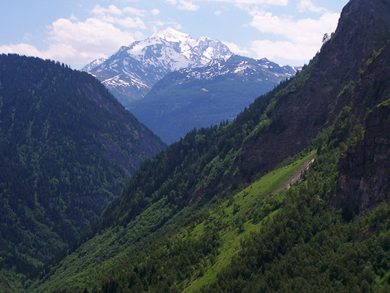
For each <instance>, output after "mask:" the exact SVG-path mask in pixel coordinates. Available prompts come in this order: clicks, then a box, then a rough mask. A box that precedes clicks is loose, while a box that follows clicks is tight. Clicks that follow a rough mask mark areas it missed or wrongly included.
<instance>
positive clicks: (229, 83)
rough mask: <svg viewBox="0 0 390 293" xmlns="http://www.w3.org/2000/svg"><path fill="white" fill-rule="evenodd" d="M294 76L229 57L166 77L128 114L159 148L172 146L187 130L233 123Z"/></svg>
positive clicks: (288, 70)
mask: <svg viewBox="0 0 390 293" xmlns="http://www.w3.org/2000/svg"><path fill="white" fill-rule="evenodd" d="M295 73H296V70H295V69H293V68H292V67H290V66H283V67H281V66H279V65H278V64H276V63H274V62H271V61H269V60H267V59H265V58H264V59H261V60H255V59H251V58H247V57H242V56H238V55H233V56H231V57H230V58H229V59H227V60H224V59H220V60H215V61H212V62H210V63H209V64H208V65H206V66H203V67H195V68H184V69H181V70H178V71H174V72H172V73H168V74H167V75H166V76H165V77H163V78H162V79H161V80H160V81H158V82H157V83H156V84H155V85H154V86H153V87H152V89H151V90H150V91H149V92H148V93H147V94H146V96H145V97H144V98H143V99H140V100H138V101H135V102H133V103H132V104H130V105H129V107H128V108H129V110H130V111H131V112H132V113H133V114H134V115H135V116H136V117H137V118H138V119H139V120H140V121H142V122H143V123H144V124H145V125H146V126H147V127H149V128H150V129H151V130H152V131H153V132H154V133H156V134H157V135H158V136H159V137H160V138H161V139H162V140H163V141H164V142H166V143H173V142H175V141H178V140H179V139H180V138H181V137H184V136H185V134H187V133H188V132H189V131H191V130H192V129H193V128H202V127H208V126H211V125H217V124H219V123H221V122H225V121H231V120H233V119H234V118H235V117H236V116H237V114H238V113H240V112H241V111H242V110H243V109H244V108H245V107H247V106H248V105H250V104H251V103H252V102H253V101H254V100H255V98H257V97H258V96H260V95H262V94H264V93H266V92H268V91H270V90H271V89H273V88H274V87H275V85H277V84H278V83H280V82H281V81H284V80H286V79H288V78H291V77H292V76H294V75H295Z"/></svg>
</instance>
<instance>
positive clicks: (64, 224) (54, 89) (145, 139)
mask: <svg viewBox="0 0 390 293" xmlns="http://www.w3.org/2000/svg"><path fill="white" fill-rule="evenodd" d="M163 147H164V144H163V143H162V142H161V141H160V140H159V139H158V138H157V137H156V136H155V135H154V134H153V133H151V132H150V131H149V130H148V129H146V128H145V127H144V126H143V125H141V124H140V123H139V122H138V121H137V120H136V119H135V118H134V117H133V116H132V115H131V114H129V113H128V112H127V111H126V110H125V109H124V108H123V107H122V106H121V105H120V104H119V103H118V102H117V101H116V100H115V98H114V97H113V96H112V95H110V94H109V93H108V91H107V90H106V89H105V88H104V87H103V86H102V85H101V84H100V83H99V82H98V81H97V80H96V79H94V78H93V77H92V76H90V75H88V74H86V73H81V72H77V71H74V70H71V69H69V68H68V67H66V66H64V65H60V64H56V63H54V62H52V61H44V60H41V59H38V58H27V57H21V56H17V55H0V154H1V155H0V166H1V167H0V226H1V230H0V231H1V232H0V267H1V268H5V269H10V270H15V271H16V272H20V273H23V274H32V273H34V272H36V271H37V270H39V269H41V268H42V266H43V264H44V263H47V261H48V260H50V259H52V258H53V257H55V256H57V255H58V254H59V253H63V252H64V251H65V250H66V249H67V248H68V247H69V246H70V245H72V244H74V243H75V241H76V240H77V239H78V238H79V237H80V235H81V234H84V233H86V232H87V231H88V227H89V225H90V224H91V223H92V222H93V221H96V219H97V217H98V216H99V214H100V212H101V210H102V208H103V207H104V206H105V205H106V204H107V203H108V202H110V201H111V200H112V199H113V198H114V197H115V196H117V195H119V192H120V190H121V189H122V187H123V180H124V179H125V178H126V177H128V176H129V175H130V174H132V173H133V172H134V171H135V170H136V169H137V168H138V166H139V165H140V163H141V162H142V161H143V160H145V159H148V158H150V157H152V156H153V155H155V154H157V153H158V152H159V151H160V150H162V149H163Z"/></svg>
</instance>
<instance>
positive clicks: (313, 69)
mask: <svg viewBox="0 0 390 293" xmlns="http://www.w3.org/2000/svg"><path fill="white" fill-rule="evenodd" d="M388 15H390V3H389V2H388V1H385V0H373V1H368V2H367V1H363V0H351V1H350V2H349V3H348V4H347V6H346V7H345V8H344V10H343V12H342V15H341V19H340V22H339V26H338V28H337V30H336V32H335V34H334V36H333V37H332V38H331V40H329V41H328V42H327V43H326V44H324V46H323V48H322V49H321V52H320V53H319V54H318V55H317V56H315V57H314V59H313V60H312V61H311V63H310V64H309V65H308V66H306V67H305V68H303V70H302V71H301V72H300V73H298V74H297V76H296V77H295V78H294V79H292V80H290V81H288V82H285V83H283V84H281V85H280V86H278V87H277V88H276V89H275V90H274V91H272V92H271V93H269V94H267V95H266V96H263V97H262V98H260V99H258V100H256V101H255V102H254V103H253V104H252V105H251V106H250V107H249V108H248V109H247V110H246V111H244V112H243V113H241V114H240V115H239V116H238V117H237V119H236V120H235V121H233V122H232V123H230V124H226V125H221V126H219V127H214V128H208V129H203V130H199V131H194V132H192V133H190V134H189V135H187V136H186V137H185V138H184V139H182V140H181V141H180V142H178V143H176V144H174V145H172V146H171V147H169V148H168V149H167V150H166V151H164V152H163V153H161V154H160V155H159V156H157V157H156V158H155V159H153V160H152V161H150V162H148V163H146V164H143V165H142V166H141V168H140V170H139V171H138V172H136V173H135V175H134V176H133V177H132V178H131V179H130V181H129V182H128V184H127V185H126V188H125V189H124V191H123V194H122V196H121V197H120V198H118V199H117V200H115V201H114V202H113V204H111V205H110V206H109V207H108V208H107V209H106V210H105V213H104V215H103V217H102V220H101V222H100V225H99V226H98V227H96V232H97V233H96V236H95V237H93V238H91V239H90V240H89V241H87V242H86V243H84V244H83V245H82V246H80V248H78V249H77V250H76V251H75V252H74V253H72V254H70V255H69V256H67V257H66V258H65V259H64V260H63V261H62V262H60V263H59V264H57V265H56V266H54V267H52V268H50V269H48V270H47V272H46V273H43V274H42V278H41V280H40V281H37V282H36V283H35V284H33V286H32V287H31V288H34V289H35V290H37V291H38V292H40V291H53V290H54V291H59V292H62V291H63V292H75V291H76V292H77V291H80V292H83V291H84V292H86V291H87V292H89V291H92V292H94V291H98V292H143V291H148V292H161V290H163V291H166V292H168V291H172V292H180V291H188V292H199V291H201V292H202V291H204V292H259V291H260V292H275V291H278V292H305V291H306V292H324V291H325V292H326V291H349V290H363V291H364V290H366V291H370V290H371V291H380V290H383V292H386V290H388V288H389V285H388V283H389V270H388V268H389V264H390V252H389V251H390V246H389V239H390V238H389V237H390V236H389V228H390V227H389V218H390V217H389V213H390V212H389V211H390V210H389V202H388V200H389V194H388V190H389V181H388V176H387V177H386V174H388V173H386V172H388V166H389V156H387V154H388V143H389V140H388V136H389V132H388V131H387V130H388V128H389V115H388V109H389V96H390V81H389V79H388V77H389V76H390V75H389V68H390V66H389V65H390V64H389V63H390V45H389V40H390V19H389V17H388ZM372 140H374V141H372ZM314 154H316V155H315V158H316V160H315V162H314V163H313V165H312V166H311V167H310V168H309V170H308V171H307V172H306V173H305V174H304V176H303V177H302V178H301V180H300V181H299V182H297V183H296V184H295V185H294V186H293V187H292V188H290V189H289V190H288V191H284V190H283V188H282V187H283V186H286V185H285V183H286V182H287V181H289V179H290V178H291V177H290V176H292V175H293V174H294V172H291V173H289V172H287V173H283V170H284V169H283V168H287V169H288V170H296V168H298V166H301V165H302V164H303V163H304V162H306V160H307V159H310V158H312V157H311V156H314ZM354 156H356V157H357V158H359V160H360V159H361V158H365V159H364V164H363V165H362V164H359V162H360V161H359V160H357V159H356V158H355V157H354ZM377 158H380V159H381V160H382V161H383V162H381V163H378V159H377ZM354 164H356V165H354ZM294 166H295V167H294ZM366 167H367V168H368V169H366ZM354 170H356V171H357V172H354ZM365 170H369V171H368V172H366V171H365ZM283 174H284V175H283ZM359 180H360V182H364V183H365V184H364V185H362V186H359V185H356V182H358V181H359ZM374 182H375V183H377V184H378V185H379V186H377V185H376V184H375V183H374ZM245 188H247V189H245ZM356 190H357V191H358V193H354V191H356ZM354 197H356V198H354ZM367 199H368V201H367ZM356 201H357V203H356ZM351 203H353V204H352V205H351ZM355 203H356V204H355ZM364 212H365V213H364Z"/></svg>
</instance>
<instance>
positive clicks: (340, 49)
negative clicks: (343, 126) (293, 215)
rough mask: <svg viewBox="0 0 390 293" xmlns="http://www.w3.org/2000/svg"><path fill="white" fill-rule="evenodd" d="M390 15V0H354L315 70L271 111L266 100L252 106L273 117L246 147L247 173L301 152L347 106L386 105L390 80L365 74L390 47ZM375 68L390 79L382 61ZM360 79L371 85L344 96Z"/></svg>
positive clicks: (306, 73) (242, 164)
mask: <svg viewBox="0 0 390 293" xmlns="http://www.w3.org/2000/svg"><path fill="white" fill-rule="evenodd" d="M389 15H390V6H389V5H388V1H383V0H373V1H360V0H359V1H351V2H350V3H349V4H348V5H347V6H346V7H345V8H344V10H343V12H342V15H341V19H340V23H339V26H338V28H337V30H336V32H335V34H334V36H333V38H332V39H331V40H330V41H329V42H327V43H326V44H325V45H324V46H323V48H322V49H321V53H320V54H319V55H318V56H317V57H315V59H314V61H313V62H312V63H311V65H310V66H311V67H310V68H309V70H303V71H302V72H301V73H300V74H298V75H297V78H296V79H294V81H293V82H292V83H291V84H290V85H289V86H288V87H287V88H286V89H285V90H284V93H283V95H280V96H281V97H282V98H279V97H278V96H276V97H273V96H272V98H273V99H274V101H272V103H270V104H271V105H274V106H273V107H268V108H267V103H269V101H268V100H267V99H266V98H264V99H262V101H258V102H257V105H256V106H255V107H252V108H253V109H256V111H257V112H258V113H260V112H261V111H265V112H267V113H266V115H263V118H264V119H262V124H261V123H260V124H259V129H262V131H259V132H255V133H254V135H253V136H252V137H251V139H249V140H247V141H246V143H245V145H243V147H242V152H241V154H240V161H239V164H240V168H241V169H242V170H243V171H244V172H246V173H248V174H255V173H256V172H258V171H259V170H270V169H272V168H273V167H274V165H273V164H274V162H275V161H280V160H283V159H285V158H286V157H288V156H291V155H292V154H294V153H297V152H299V151H301V150H302V149H304V148H305V147H307V145H308V143H309V141H310V140H311V139H312V138H313V137H315V135H317V134H318V133H319V132H320V131H321V129H323V128H324V127H326V126H329V125H330V123H331V121H333V120H334V118H335V117H336V116H337V115H338V113H340V110H341V109H342V108H343V107H344V106H346V105H351V104H353V105H354V106H353V107H354V109H358V108H361V109H365V107H366V106H371V105H368V104H370V103H372V102H375V104H378V103H380V100H378V99H381V98H383V95H382V94H381V95H379V94H378V93H375V92H374V91H377V90H379V91H382V89H383V88H384V87H387V85H388V82H387V81H386V80H385V81H383V82H382V81H380V82H376V81H375V78H376V76H375V75H374V74H371V73H370V72H369V70H368V71H365V73H364V74H365V76H364V77H362V76H361V73H360V72H361V70H362V69H364V68H366V66H367V62H368V61H369V60H370V58H371V57H372V56H373V54H375V52H376V51H377V50H379V49H381V48H383V47H385V46H386V44H387V43H388V40H389V38H390V22H389V21H388V16H389ZM358 36H361V37H358ZM386 54H387V53H386ZM382 55H383V56H384V54H382ZM386 56H388V55H386ZM383 60H384V61H386V62H387V59H383ZM375 67H376V68H377V72H378V73H379V74H380V76H385V75H384V74H383V71H380V70H387V69H383V67H382V65H380V64H379V63H376V66H375ZM379 68H380V70H379ZM386 72H387V71H386ZM359 75H360V77H359ZM359 78H361V79H362V80H365V83H364V85H363V84H361V85H359V86H357V87H356V88H355V94H346V95H341V93H342V92H343V90H344V89H345V86H346V85H348V84H350V83H351V82H352V83H353V82H354V81H355V80H357V79H359ZM372 79H373V80H372ZM371 86H372V87H371ZM363 93H364V94H369V96H367V95H366V96H364V95H363ZM367 97H370V98H369V99H367ZM379 97H381V98H379ZM386 99H387V97H386ZM375 104H374V105H375ZM374 105H372V106H374ZM250 111H251V109H250ZM275 150H278V151H277V152H275Z"/></svg>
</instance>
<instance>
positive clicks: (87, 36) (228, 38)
mask: <svg viewBox="0 0 390 293" xmlns="http://www.w3.org/2000/svg"><path fill="white" fill-rule="evenodd" d="M347 2H348V1H347V0H332V1H325V0H66V1H64V0H33V1H32V0H13V1H1V2H0V26H1V30H0V52H4V53H10V52H15V53H20V54H25V55H34V56H40V57H43V58H49V59H55V60H59V61H61V62H65V63H67V64H70V65H71V66H72V67H74V68H80V67H82V66H83V65H85V64H86V63H88V62H89V61H91V60H93V59H96V58H100V57H107V56H109V55H111V54H112V53H114V52H115V51H116V50H118V49H119V47H120V46H121V45H129V44H130V43H131V42H133V41H134V40H139V39H143V38H146V37H148V36H150V35H151V34H152V33H153V32H154V31H157V30H162V29H164V28H167V27H172V28H175V29H177V30H180V31H183V32H185V33H188V34H190V35H192V36H194V37H199V36H208V37H211V38H215V39H218V40H221V41H224V42H225V43H227V44H228V45H229V46H230V48H231V49H232V50H233V51H235V52H236V53H239V54H242V55H246V56H250V57H254V58H262V57H267V58H269V59H271V60H273V61H276V62H278V63H281V64H291V65H302V64H304V63H306V62H307V61H308V60H309V59H310V58H311V57H312V56H313V55H314V54H315V53H316V51H318V49H319V48H320V46H321V40H322V36H323V35H324V33H330V32H332V31H333V30H334V29H335V27H336V25H337V21H338V18H339V15H340V12H341V10H342V7H343V6H344V5H345V4H346V3H347Z"/></svg>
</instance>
